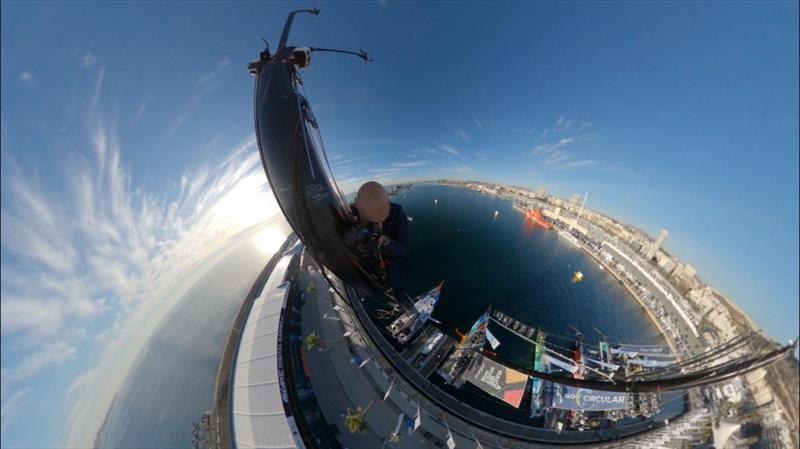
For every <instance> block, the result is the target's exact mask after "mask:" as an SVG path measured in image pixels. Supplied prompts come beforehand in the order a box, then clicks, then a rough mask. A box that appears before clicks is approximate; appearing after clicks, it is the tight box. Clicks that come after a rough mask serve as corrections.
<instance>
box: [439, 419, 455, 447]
mask: <svg viewBox="0 0 800 449" xmlns="http://www.w3.org/2000/svg"><path fill="white" fill-rule="evenodd" d="M442 421H443V422H444V428H445V429H447V449H456V440H454V439H453V434H452V433H451V432H450V426H448V425H447V420H446V419H444V416H442Z"/></svg>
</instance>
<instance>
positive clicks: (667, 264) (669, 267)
mask: <svg viewBox="0 0 800 449" xmlns="http://www.w3.org/2000/svg"><path fill="white" fill-rule="evenodd" d="M658 266H659V267H661V269H662V270H663V271H664V273H666V274H670V273H672V271H673V270H675V262H674V261H673V260H672V259H671V258H670V257H662V258H661V260H659V261H658Z"/></svg>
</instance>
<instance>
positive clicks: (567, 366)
mask: <svg viewBox="0 0 800 449" xmlns="http://www.w3.org/2000/svg"><path fill="white" fill-rule="evenodd" d="M542 364H544V365H548V366H549V365H555V366H557V367H559V368H561V369H563V370H564V371H569V372H570V373H572V374H575V372H576V371H578V367H577V366H575V365H573V364H572V362H565V361H563V360H561V359H559V358H556V357H552V356H549V355H547V354H545V355H543V356H542Z"/></svg>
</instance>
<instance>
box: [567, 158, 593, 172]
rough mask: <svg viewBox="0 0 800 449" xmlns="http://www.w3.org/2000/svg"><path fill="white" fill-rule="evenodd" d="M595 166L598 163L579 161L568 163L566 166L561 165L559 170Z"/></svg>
mask: <svg viewBox="0 0 800 449" xmlns="http://www.w3.org/2000/svg"><path fill="white" fill-rule="evenodd" d="M595 164H597V162H596V161H591V160H579V161H571V162H566V163H564V164H561V165H559V166H558V168H559V169H560V170H569V169H572V168H581V167H589V166H591V165H595Z"/></svg>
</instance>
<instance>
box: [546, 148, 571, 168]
mask: <svg viewBox="0 0 800 449" xmlns="http://www.w3.org/2000/svg"><path fill="white" fill-rule="evenodd" d="M570 157H571V156H570V155H569V154H567V152H566V151H560V150H553V151H551V152H550V153H549V154H548V156H547V158H546V159H545V160H544V161H543V162H542V163H543V164H544V165H554V164H557V163H559V162H562V161H565V160H567V159H569V158H570Z"/></svg>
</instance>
